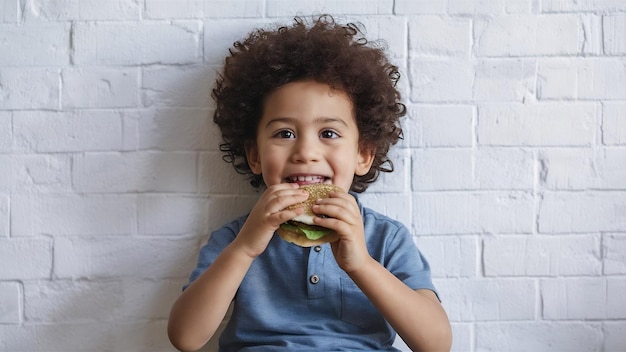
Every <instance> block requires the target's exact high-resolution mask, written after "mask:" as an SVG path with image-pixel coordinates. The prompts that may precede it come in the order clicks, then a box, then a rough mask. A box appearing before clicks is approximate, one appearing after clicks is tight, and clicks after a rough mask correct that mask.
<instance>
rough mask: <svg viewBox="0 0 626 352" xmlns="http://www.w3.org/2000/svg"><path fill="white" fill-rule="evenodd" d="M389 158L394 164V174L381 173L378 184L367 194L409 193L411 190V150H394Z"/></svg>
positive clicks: (370, 188) (372, 186)
mask: <svg viewBox="0 0 626 352" xmlns="http://www.w3.org/2000/svg"><path fill="white" fill-rule="evenodd" d="M387 156H388V157H389V159H390V160H391V162H392V163H393V172H381V173H380V176H379V177H378V179H377V180H376V182H374V183H373V184H372V185H371V186H370V187H369V188H368V189H367V192H380V193H384V192H387V193H398V192H408V191H409V189H410V172H411V169H410V167H411V150H409V149H404V148H392V149H391V150H390V151H389V153H387ZM386 166H388V165H386Z"/></svg>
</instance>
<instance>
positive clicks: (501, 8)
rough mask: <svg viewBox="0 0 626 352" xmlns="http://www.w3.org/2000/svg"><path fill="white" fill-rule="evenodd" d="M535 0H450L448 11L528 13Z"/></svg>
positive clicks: (465, 13) (473, 14)
mask: <svg viewBox="0 0 626 352" xmlns="http://www.w3.org/2000/svg"><path fill="white" fill-rule="evenodd" d="M533 1H534V0H491V1H466V0H449V1H448V13H449V14H451V15H464V16H468V15H469V16H476V17H478V16H482V15H487V16H493V15H502V14H528V13H531V12H532V10H533Z"/></svg>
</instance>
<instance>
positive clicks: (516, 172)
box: [473, 148, 534, 190]
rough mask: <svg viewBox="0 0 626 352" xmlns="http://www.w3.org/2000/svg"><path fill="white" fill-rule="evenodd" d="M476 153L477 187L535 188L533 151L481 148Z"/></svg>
mask: <svg viewBox="0 0 626 352" xmlns="http://www.w3.org/2000/svg"><path fill="white" fill-rule="evenodd" d="M474 155H475V161H474V172H473V173H474V175H473V179H474V185H475V187H476V188H480V189H517V190H531V189H533V183H534V174H533V170H534V156H533V153H532V152H530V151H527V150H522V149H516V148H480V149H477V150H476V152H475V153H474Z"/></svg>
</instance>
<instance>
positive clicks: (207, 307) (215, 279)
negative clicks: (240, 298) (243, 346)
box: [167, 239, 254, 351]
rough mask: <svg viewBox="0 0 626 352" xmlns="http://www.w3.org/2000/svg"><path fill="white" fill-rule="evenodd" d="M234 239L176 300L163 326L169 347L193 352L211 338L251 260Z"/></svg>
mask: <svg viewBox="0 0 626 352" xmlns="http://www.w3.org/2000/svg"><path fill="white" fill-rule="evenodd" d="M240 247H241V246H240V245H239V244H238V243H237V239H235V240H234V241H233V242H232V243H231V244H230V245H229V246H228V247H226V249H224V251H223V252H222V253H221V254H220V255H219V257H217V259H216V260H215V262H213V264H211V266H209V268H208V269H207V270H206V271H205V272H204V273H203V274H202V275H201V276H200V277H199V278H198V279H197V280H196V281H194V282H193V283H192V284H191V285H190V286H189V287H188V288H187V289H186V290H185V291H184V292H183V293H182V294H181V296H180V297H179V298H178V300H176V302H175V303H174V306H173V307H172V310H171V312H170V317H169V321H168V326H167V333H168V336H169V338H170V341H171V342H172V345H174V347H176V348H177V349H179V350H181V351H195V350H198V349H200V348H201V347H202V346H204V345H205V344H206V343H207V341H209V339H210V338H211V337H212V336H213V334H214V333H215V331H216V330H217V328H218V327H219V325H220V323H221V321H222V319H223V318H224V316H225V315H226V311H227V310H228V306H229V305H230V302H231V301H232V300H233V298H234V297H235V293H236V292H237V289H238V288H239V285H240V284H241V281H242V280H243V278H244V276H245V274H246V272H247V271H248V269H249V268H250V265H251V264H252V261H253V259H254V257H251V256H249V255H248V254H246V252H245V251H243V250H242V249H241V248H240Z"/></svg>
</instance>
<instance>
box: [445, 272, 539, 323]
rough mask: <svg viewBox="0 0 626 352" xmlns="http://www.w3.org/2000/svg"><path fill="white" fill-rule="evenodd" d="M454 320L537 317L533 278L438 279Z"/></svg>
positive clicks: (532, 318) (448, 311)
mask: <svg viewBox="0 0 626 352" xmlns="http://www.w3.org/2000/svg"><path fill="white" fill-rule="evenodd" d="M434 283H435V287H437V289H438V290H439V292H440V298H441V301H442V302H444V307H445V309H446V312H447V313H448V317H449V319H450V320H451V321H453V322H459V321H461V322H463V321H474V322H481V321H494V320H502V321H509V320H534V319H535V307H536V305H537V302H536V301H537V299H536V297H537V287H536V284H535V282H534V281H533V280H530V279H500V280H490V279H475V280H466V279H436V280H435V282H434Z"/></svg>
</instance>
